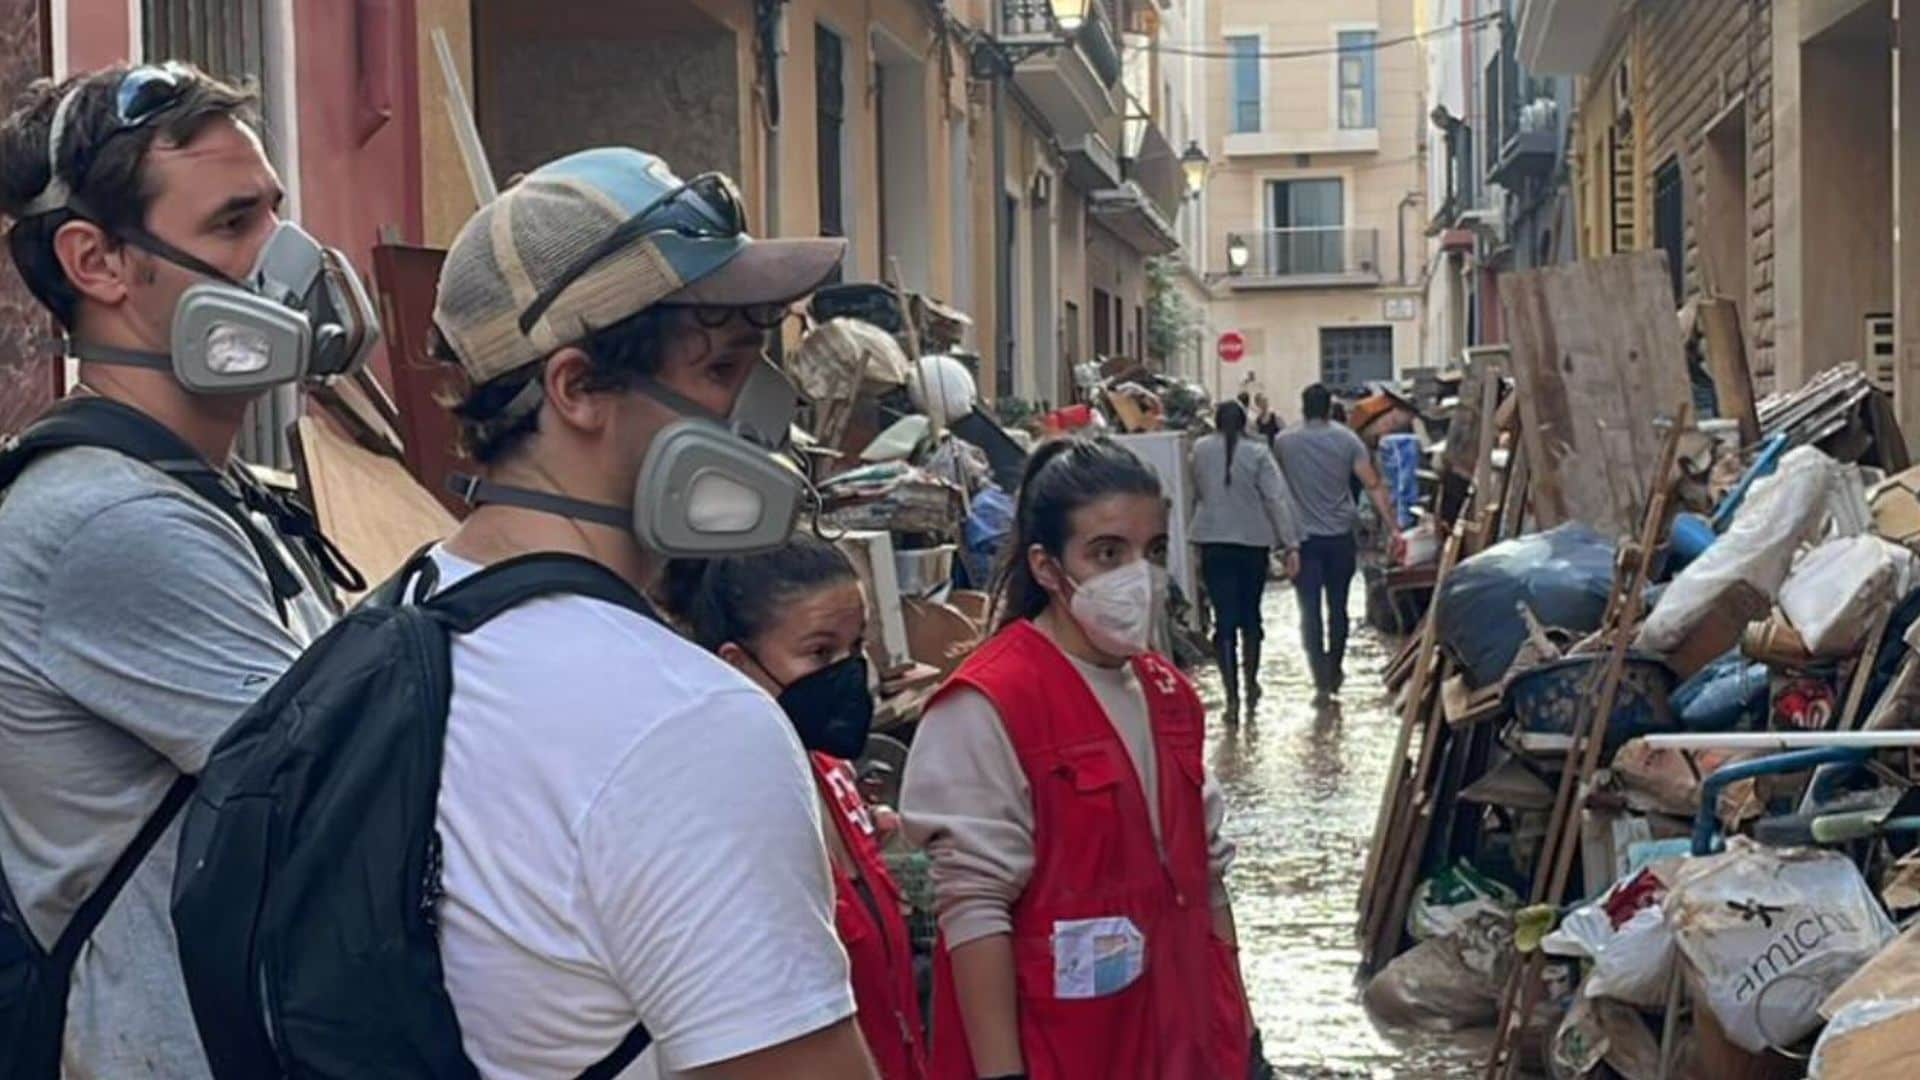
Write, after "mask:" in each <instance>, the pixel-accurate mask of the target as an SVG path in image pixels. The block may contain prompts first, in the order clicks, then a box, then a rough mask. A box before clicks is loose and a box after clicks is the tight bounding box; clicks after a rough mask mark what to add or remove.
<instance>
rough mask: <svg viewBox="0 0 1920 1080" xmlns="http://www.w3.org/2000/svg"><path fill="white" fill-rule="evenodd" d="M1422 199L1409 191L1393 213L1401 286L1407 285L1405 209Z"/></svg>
mask: <svg viewBox="0 0 1920 1080" xmlns="http://www.w3.org/2000/svg"><path fill="white" fill-rule="evenodd" d="M1422 198H1423V196H1422V195H1421V194H1420V193H1419V192H1417V191H1409V192H1407V197H1406V198H1404V199H1401V200H1400V206H1399V208H1398V209H1396V210H1394V212H1393V228H1394V231H1395V232H1396V233H1397V234H1398V239H1397V241H1396V242H1397V243H1398V245H1399V251H1400V284H1401V285H1405V284H1406V283H1407V207H1409V206H1412V205H1413V204H1414V203H1417V202H1419V201H1421V199H1422Z"/></svg>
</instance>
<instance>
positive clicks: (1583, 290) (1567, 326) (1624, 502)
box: [1500, 251, 1691, 536]
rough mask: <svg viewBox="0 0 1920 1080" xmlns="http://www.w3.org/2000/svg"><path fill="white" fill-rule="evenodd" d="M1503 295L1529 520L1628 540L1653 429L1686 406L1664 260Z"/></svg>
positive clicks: (1570, 271)
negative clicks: (1580, 526) (1571, 524)
mask: <svg viewBox="0 0 1920 1080" xmlns="http://www.w3.org/2000/svg"><path fill="white" fill-rule="evenodd" d="M1500 292H1501V297H1502V300H1503V302H1504V304H1505V309H1506V315H1507V325H1508V328H1509V330H1510V332H1511V337H1512V346H1513V361H1512V362H1513V371H1514V380H1515V384H1516V389H1517V390H1518V392H1519V395H1520V412H1521V421H1522V431H1523V438H1524V439H1525V441H1526V447H1527V457H1528V461H1529V466H1530V470H1531V475H1532V481H1533V483H1532V498H1533V512H1534V516H1535V519H1536V521H1537V522H1538V523H1539V525H1540V526H1541V527H1542V528H1552V527H1553V526H1555V525H1559V524H1561V523H1563V522H1566V521H1582V522H1585V523H1586V524H1588V525H1591V526H1593V527H1594V528H1596V529H1598V530H1600V531H1601V532H1602V533H1605V534H1607V535H1611V536H1625V535H1628V534H1630V533H1631V532H1632V531H1633V529H1634V527H1635V525H1636V524H1637V523H1638V521H1639V513H1638V511H1639V508H1640V507H1643V506H1645V505H1646V504H1647V501H1648V500H1647V495H1648V490H1649V488H1650V487H1651V485H1652V484H1653V483H1654V470H1655V464H1656V462H1657V461H1658V460H1659V457H1660V442H1661V440H1660V437H1659V435H1658V433H1656V432H1655V430H1654V420H1655V418H1656V417H1659V416H1672V415H1674V414H1675V412H1676V411H1677V410H1678V409H1679V408H1680V406H1681V405H1683V404H1685V403H1686V402H1687V401H1688V400H1689V399H1690V397H1691V388H1690V386H1689V385H1688V381H1687V368H1686V357H1685V352H1684V349H1683V347H1682V345H1681V341H1680V327H1679V322H1678V320H1677V319H1676V318H1675V317H1674V309H1673V299H1672V288H1671V286H1670V285H1669V283H1668V279H1667V263H1666V257H1665V256H1664V255H1662V254H1660V253H1659V252H1652V251H1648V252H1638V253H1635V254H1631V255H1621V256H1616V257H1614V258H1610V259H1600V260H1592V261H1586V262H1578V263H1572V264H1569V265H1566V266H1558V267H1552V268H1549V269H1545V270H1531V271H1526V272H1524V273H1516V274H1510V275H1507V276H1506V277H1504V278H1502V279H1501V285H1500Z"/></svg>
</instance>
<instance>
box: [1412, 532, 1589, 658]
mask: <svg viewBox="0 0 1920 1080" xmlns="http://www.w3.org/2000/svg"><path fill="white" fill-rule="evenodd" d="M1612 591H1613V542H1612V541H1611V540H1608V539H1607V538H1606V537H1603V536H1601V535H1600V534H1599V533H1597V532H1595V531H1593V530H1592V529H1590V528H1588V527H1587V526H1585V525H1581V524H1578V523H1569V524H1566V525H1562V526H1560V527H1559V528H1557V529H1553V530H1550V531H1548V532H1543V533H1533V534H1530V535H1527V536H1520V537H1515V538H1514V539H1512V540H1508V541H1506V542H1504V543H1500V544H1495V545H1494V546H1492V547H1490V548H1488V549H1487V550H1485V551H1483V552H1481V553H1480V554H1478V555H1475V556H1474V557H1473V558H1471V559H1468V560H1466V561H1465V562H1463V563H1461V564H1460V565H1459V566H1457V567H1455V568H1454V570H1453V572H1452V573H1451V574H1449V575H1447V583H1446V586H1445V587H1444V588H1443V589H1442V590H1441V593H1440V598H1439V600H1438V611H1437V613H1436V615H1435V618H1436V619H1437V620H1438V621H1437V622H1435V624H1434V626H1435V629H1436V631H1437V632H1438V634H1439V638H1440V644H1441V645H1442V647H1444V648H1445V649H1446V650H1447V651H1448V653H1449V654H1451V655H1452V656H1453V658H1454V659H1455V660H1456V661H1458V662H1459V664H1460V666H1461V667H1462V668H1463V669H1464V671H1465V675H1466V679H1467V685H1469V686H1471V687H1474V688H1475V689H1478V688H1479V687H1482V686H1490V685H1492V684H1494V683H1497V682H1499V681H1500V679H1501V677H1502V676H1504V675H1505V674H1506V672H1507V668H1508V667H1509V666H1510V665H1512V663H1513V658H1514V656H1515V655H1516V654H1517V653H1519V651H1520V645H1521V643H1522V642H1524V641H1525V640H1526V637H1527V627H1526V623H1525V622H1524V621H1522V620H1521V618H1520V614H1519V607H1520V605H1521V604H1525V605H1526V606H1527V608H1528V609H1529V610H1531V611H1532V612H1533V614H1534V617H1535V618H1537V619H1539V620H1540V624H1541V625H1542V626H1546V627H1558V628H1560V629H1563V630H1569V631H1572V632H1573V633H1574V634H1576V635H1580V636H1584V635H1586V634H1588V633H1591V632H1592V631H1594V630H1597V629H1599V628H1600V619H1601V617H1602V616H1603V615H1605V614H1606V610H1607V597H1608V595H1609V594H1610V593H1611V592H1612Z"/></svg>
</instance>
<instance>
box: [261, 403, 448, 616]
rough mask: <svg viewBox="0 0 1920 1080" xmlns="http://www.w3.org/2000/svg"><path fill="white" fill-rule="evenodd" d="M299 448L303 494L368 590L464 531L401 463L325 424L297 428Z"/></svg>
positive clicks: (312, 421) (313, 421)
mask: <svg viewBox="0 0 1920 1080" xmlns="http://www.w3.org/2000/svg"><path fill="white" fill-rule="evenodd" d="M292 444H293V458H294V464H295V466H296V468H297V470H298V472H299V475H300V487H301V490H302V491H303V492H304V493H305V494H306V496H307V500H308V504H309V505H311V506H312V507H313V513H314V516H315V518H317V519H318V520H319V522H320V531H321V532H323V533H325V534H326V535H327V537H328V539H330V540H332V541H333V542H334V543H335V544H338V545H339V546H340V550H341V551H343V552H345V553H346V555H347V558H348V560H350V561H351V562H352V563H353V565H354V566H356V567H358V568H359V569H360V572H361V573H362V574H364V575H365V576H366V579H367V583H368V584H369V585H377V584H379V583H380V582H382V581H385V580H386V579H387V578H388V577H390V576H392V575H393V573H394V572H395V571H397V570H399V569H400V567H401V566H402V565H403V564H404V563H405V562H406V560H407V558H408V557H409V556H411V555H412V554H413V553H414V552H415V551H418V550H419V549H420V548H421V547H423V546H425V545H426V544H428V543H431V542H432V541H435V540H439V539H441V538H442V537H445V536H446V535H447V534H449V533H451V532H453V530H454V528H455V527H456V526H457V525H458V522H456V521H455V520H454V518H453V515H452V514H449V513H448V512H447V510H446V508H445V507H443V506H441V505H440V503H439V502H438V501H436V500H435V499H434V498H433V496H432V495H430V494H429V493H428V492H427V490H426V489H425V488H423V487H421V486H420V483H419V481H417V480H415V479H414V478H413V477H412V475H410V474H409V473H408V472H407V469H406V466H405V465H402V464H401V463H400V461H399V460H398V459H396V458H391V457H387V456H385V455H383V454H377V453H374V452H373V451H371V450H368V449H367V448H366V447H364V446H361V445H360V444H359V443H357V442H355V441H354V440H353V439H351V438H349V437H347V436H346V435H343V434H341V433H340V432H338V431H336V430H334V428H333V427H331V426H330V425H328V424H327V423H326V422H325V421H323V420H321V419H319V418H318V417H315V416H303V417H301V418H300V419H299V420H298V421H296V422H295V423H294V426H293V432H292ZM348 599H352V597H349V598H348Z"/></svg>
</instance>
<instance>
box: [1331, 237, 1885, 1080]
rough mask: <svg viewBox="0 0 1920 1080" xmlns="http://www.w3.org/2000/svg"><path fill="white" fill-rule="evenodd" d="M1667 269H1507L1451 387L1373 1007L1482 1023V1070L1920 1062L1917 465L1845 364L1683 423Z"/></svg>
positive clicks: (1375, 906) (1682, 376)
mask: <svg viewBox="0 0 1920 1080" xmlns="http://www.w3.org/2000/svg"><path fill="white" fill-rule="evenodd" d="M1663 273H1664V271H1663V264H1661V263H1660V261H1659V258H1658V256H1654V257H1652V258H1647V257H1645V256H1627V257H1623V258H1621V259H1617V260H1606V261H1602V262H1597V263H1586V264H1579V265H1578V266H1575V267H1567V268H1560V269H1556V270H1552V271H1542V272H1538V273H1534V274H1526V275H1518V276H1515V277H1510V278H1508V279H1507V280H1506V282H1504V283H1503V293H1505V294H1506V301H1507V304H1508V316H1509V326H1510V327H1512V329H1513V335H1514V340H1513V344H1512V347H1511V351H1510V353H1508V354H1506V355H1493V354H1488V355H1482V356H1479V357H1476V358H1475V362H1474V363H1473V364H1471V365H1469V368H1468V370H1467V372H1466V373H1465V374H1466V378H1465V380H1464V381H1463V384H1462V385H1463V391H1464V390H1465V389H1467V388H1468V387H1471V388H1472V389H1473V390H1474V391H1475V393H1474V397H1473V399H1472V400H1471V401H1470V400H1469V399H1468V397H1467V395H1466V393H1464V392H1463V393H1462V394H1461V395H1460V403H1459V404H1460V406H1461V408H1460V410H1459V412H1457V413H1456V416H1455V417H1454V420H1453V423H1452V430H1451V432H1450V433H1449V440H1450V442H1451V441H1452V440H1458V439H1461V438H1463V437H1471V438H1473V439H1474V453H1473V457H1472V460H1473V463H1474V466H1473V467H1474V473H1473V479H1472V481H1471V483H1470V485H1469V487H1468V489H1467V494H1466V497H1465V498H1464V500H1462V503H1461V506H1460V508H1459V510H1458V512H1457V513H1454V514H1452V515H1450V516H1449V515H1446V514H1444V513H1443V511H1442V508H1441V507H1440V506H1439V505H1438V503H1439V499H1438V497H1436V505H1435V506H1434V507H1432V508H1431V509H1430V510H1429V513H1430V514H1431V515H1432V518H1433V520H1435V521H1436V522H1445V523H1446V525H1445V530H1444V531H1445V534H1446V540H1445V544H1444V546H1443V547H1442V549H1441V552H1440V555H1439V557H1438V560H1437V565H1436V567H1435V575H1434V576H1435V584H1434V589H1433V594H1432V602H1431V605H1430V607H1429V609H1428V612H1427V613H1426V615H1425V616H1424V617H1423V618H1422V619H1421V621H1420V623H1419V630H1418V634H1417V636H1415V637H1414V638H1413V639H1412V640H1410V641H1409V642H1408V643H1407V646H1406V648H1405V649H1404V650H1403V651H1402V653H1401V655H1400V656H1399V657H1398V658H1397V659H1396V661H1395V662H1394V663H1393V664H1392V665H1391V666H1390V669H1389V673H1388V683H1389V686H1390V688H1392V689H1393V690H1394V691H1395V692H1397V693H1399V694H1400V695H1401V699H1400V700H1401V708H1402V711H1401V718H1402V728H1401V731H1400V738H1399V743H1398V749H1397V751H1396V754H1395V757H1394V759H1393V762H1392V767H1391V772H1390V778H1389V786H1388V790H1387V792H1386V794H1385V796H1384V798H1383V801H1382V806H1381V812H1380V817H1379V820H1378V826H1377V829H1376V833H1375V838H1374V843H1373V845H1372V848H1371V850H1370V853H1369V859H1368V864H1367V871H1366V876H1365V878H1364V880H1363V885H1362V892H1361V896H1360V907H1361V912H1360V922H1359V929H1360V935H1361V940H1362V951H1363V954H1364V960H1365V964H1366V966H1367V968H1368V970H1369V971H1370V972H1371V973H1372V979H1371V982H1370V984H1369V986H1368V988H1367V995H1366V996H1367V1000H1368V1002H1369V1004H1370V1006H1372V1007H1373V1008H1374V1009H1375V1011H1376V1013H1377V1014H1378V1015H1380V1017H1381V1018H1382V1019H1384V1020H1386V1021H1388V1022H1392V1023H1404V1024H1415V1025H1423V1026H1429V1027H1469V1026H1483V1025H1487V1024H1492V1025H1494V1026H1495V1038H1496V1042H1495V1047H1494V1050H1493V1053H1492V1055H1491V1058H1490V1060H1489V1062H1488V1065H1487V1072H1486V1075H1488V1076H1490V1077H1511V1076H1515V1075H1519V1074H1520V1073H1521V1072H1522V1071H1525V1072H1532V1073H1546V1074H1550V1075H1553V1076H1556V1077H1574V1076H1621V1077H1627V1078H1630V1080H1640V1078H1645V1080H1654V1078H1657V1077H1667V1076H1720V1075H1728V1076H1740V1077H1746V1076H1800V1075H1808V1074H1810V1075H1813V1076H1817V1077H1827V1078H1833V1080H1839V1078H1865V1077H1883V1076H1895V1075H1906V1074H1909V1073H1912V1072H1913V1071H1914V1069H1915V1068H1916V1066H1920V1024H1916V1023H1914V1021H1915V1020H1916V1019H1920V974H1917V973H1920V789H1917V788H1916V785H1920V753H1916V748H1920V730H1916V728H1920V557H1916V554H1915V552H1916V544H1920V470H1911V471H1909V470H1907V461H1906V446H1905V443H1904V440H1903V437H1902V436H1901V434H1900V432H1899V430H1898V428H1897V426H1896V425H1894V424H1893V421H1892V416H1891V413H1890V411H1889V410H1888V408H1887V402H1886V401H1885V399H1884V394H1882V393H1881V392H1880V391H1878V390H1876V389H1874V388H1873V387H1872V386H1871V385H1870V384H1868V383H1866V382H1865V380H1864V377H1862V376H1861V375H1860V373H1859V372H1858V370H1857V369H1856V368H1852V367H1850V366H1848V367H1842V368H1837V369H1835V370H1834V371H1833V372H1830V373H1828V374H1827V375H1824V376H1822V377H1821V378H1819V379H1816V380H1815V381H1813V382H1812V383H1810V384H1809V385H1808V386H1806V387H1804V388H1802V389H1801V390H1799V391H1797V392H1794V393H1792V394H1787V395H1779V396H1776V397H1775V398H1771V399H1768V400H1767V401H1765V402H1762V403H1760V404H1759V406H1758V407H1757V408H1755V409H1754V410H1753V411H1752V412H1749V413H1747V414H1746V415H1744V416H1741V415H1734V416H1729V417H1725V418H1708V419H1702V420H1700V421H1698V422H1697V423H1696V422H1695V420H1694V417H1693V402H1694V400H1695V397H1694V395H1693V394H1692V392H1691V390H1692V388H1691V387H1690V386H1688V385H1687V380H1686V365H1685V360H1684V352H1683V342H1682V340H1681V338H1680V335H1679V334H1678V333H1673V332H1671V331H1669V330H1668V329H1667V328H1668V327H1672V326H1673V325H1674V324H1673V322H1672V320H1671V318H1670V312H1669V313H1668V317H1667V319H1666V320H1665V321H1664V322H1662V320H1660V319H1658V318H1655V317H1653V315H1652V313H1654V312H1657V311H1660V310H1661V309H1662V307H1663V305H1664V304H1665V303H1666V296H1667V286H1666V283H1665V281H1664V278H1663ZM1600 298H1606V301H1605V302H1607V303H1610V304H1615V305H1622V306H1624V307H1625V308H1627V309H1629V310H1626V311H1615V312H1614V313H1613V315H1612V317H1611V318H1604V319H1602V318H1595V317H1593V312H1592V311H1591V310H1590V307H1591V305H1593V304H1596V303H1599V302H1601V299H1600ZM1642 309H1644V311H1645V312H1646V313H1647V314H1646V316H1645V317H1636V315H1637V314H1639V313H1640V312H1641V310H1642ZM1545 343H1554V347H1553V348H1547V347H1545ZM1566 357H1576V358H1578V360H1577V361H1576V362H1574V363H1571V364H1565V365H1563V364H1561V363H1559V362H1558V361H1559V360H1560V359H1562V358H1566ZM1726 361H1727V358H1726V357H1724V356H1721V357H1719V358H1717V362H1716V363H1715V364H1714V365H1713V369H1714V371H1715V373H1716V381H1720V380H1721V379H1722V378H1723V377H1724V375H1723V373H1724V372H1727V371H1734V370H1737V371H1739V372H1740V373H1741V377H1742V378H1744V364H1737V365H1736V364H1732V363H1728V362H1726ZM1662 365H1667V370H1666V371H1665V372H1663V371H1661V367H1662ZM1716 390H1718V391H1720V392H1719V393H1718V394H1717V395H1716V396H1717V400H1718V401H1720V402H1741V401H1745V402H1751V401H1752V400H1753V399H1752V394H1751V391H1750V388H1748V389H1747V390H1746V392H1745V393H1744V394H1742V393H1741V392H1740V388H1739V387H1734V386H1726V385H1721V386H1716ZM1656 418H1664V419H1656ZM1483 420H1485V421H1486V422H1484V423H1483V422H1482V421H1483ZM1743 430H1744V431H1745V432H1746V433H1747V434H1746V435H1745V436H1743V435H1742V431H1743ZM1452 448H1453V450H1455V451H1458V450H1459V444H1458V443H1457V442H1453V443H1452ZM1499 451H1504V452H1499ZM1889 473H1892V475H1889ZM1903 925H1904V926H1905V930H1904V932H1903V930H1902V927H1903ZM1902 1066H1904V1068H1903V1067H1902Z"/></svg>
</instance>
